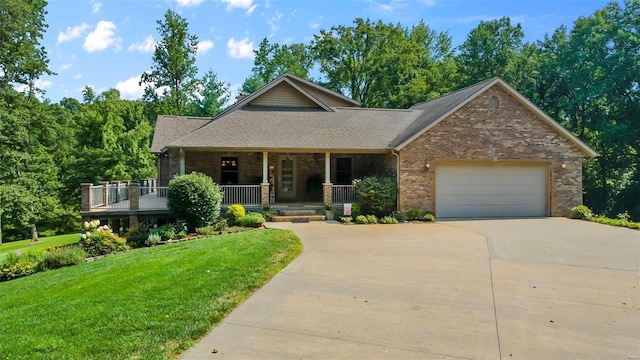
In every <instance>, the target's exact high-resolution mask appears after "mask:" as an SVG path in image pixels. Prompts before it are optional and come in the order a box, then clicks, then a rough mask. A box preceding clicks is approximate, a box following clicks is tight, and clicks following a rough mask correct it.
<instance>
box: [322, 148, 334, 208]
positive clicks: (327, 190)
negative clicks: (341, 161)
mask: <svg viewBox="0 0 640 360" xmlns="http://www.w3.org/2000/svg"><path fill="white" fill-rule="evenodd" d="M332 188H333V184H332V183H331V153H329V152H326V153H324V183H323V184H322V193H323V199H322V202H323V203H324V204H325V205H326V206H332V205H333V196H332V191H331V190H332Z"/></svg>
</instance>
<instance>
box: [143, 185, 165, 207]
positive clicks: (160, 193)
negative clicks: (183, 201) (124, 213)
mask: <svg viewBox="0 0 640 360" xmlns="http://www.w3.org/2000/svg"><path fill="white" fill-rule="evenodd" d="M138 208H139V209H166V208H167V187H166V186H142V187H140V198H139V202H138Z"/></svg>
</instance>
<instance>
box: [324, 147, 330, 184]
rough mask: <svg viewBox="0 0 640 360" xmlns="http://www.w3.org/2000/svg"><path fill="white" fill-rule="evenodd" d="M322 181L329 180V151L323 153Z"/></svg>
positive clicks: (326, 181) (328, 181)
mask: <svg viewBox="0 0 640 360" xmlns="http://www.w3.org/2000/svg"><path fill="white" fill-rule="evenodd" d="M324 182H325V183H327V184H328V183H330V182H331V153H328V152H326V153H324Z"/></svg>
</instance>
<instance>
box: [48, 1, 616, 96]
mask: <svg viewBox="0 0 640 360" xmlns="http://www.w3.org/2000/svg"><path fill="white" fill-rule="evenodd" d="M607 2H608V1H598V0H555V1H545V0H500V1H497V0H496V1H480V0H357V1H339V0H316V1H305V0H163V1H154V0H130V1H125V0H49V4H48V6H47V11H48V14H47V16H46V22H47V24H48V25H49V28H48V29H47V32H46V34H45V36H44V39H43V41H42V45H44V46H45V48H46V49H47V52H48V55H49V60H50V63H49V65H50V68H51V70H53V71H54V72H56V73H57V75H55V76H46V77H43V78H41V79H40V80H39V81H38V84H37V85H38V86H39V87H40V88H42V89H44V90H45V91H46V94H45V97H46V98H48V99H50V100H51V101H52V102H58V101H59V100H60V99H62V98H63V97H73V98H76V99H81V98H82V89H83V88H84V87H85V86H87V85H89V86H91V87H93V89H94V90H95V91H97V92H102V91H104V90H107V89H109V88H117V89H118V90H120V92H121V94H122V97H123V98H126V99H136V98H139V97H140V96H141V94H142V89H141V88H140V87H139V86H138V79H139V76H140V75H141V74H142V73H143V72H144V71H146V70H148V69H149V68H150V67H151V56H152V52H153V44H154V43H155V42H156V41H158V40H159V39H160V37H159V35H158V33H157V30H156V27H157V23H156V21H157V20H160V19H162V18H163V16H164V13H165V12H166V10H167V9H172V10H174V11H177V12H178V13H180V14H181V15H182V16H183V17H185V18H186V19H187V21H188V22H189V29H190V33H191V34H195V35H197V36H198V40H199V41H200V46H199V54H198V57H197V62H196V65H197V66H198V68H199V72H200V74H203V73H204V72H206V71H207V70H209V69H212V70H213V71H214V72H216V73H217V75H218V79H221V80H225V81H227V82H228V83H229V84H230V85H231V88H232V90H233V91H234V92H235V91H237V88H238V86H239V85H240V84H241V83H242V81H243V80H244V79H245V78H246V77H247V76H248V75H249V73H250V72H251V68H252V66H253V52H252V50H253V49H254V48H256V47H257V46H258V44H259V43H260V41H261V40H262V39H263V38H264V37H267V38H269V41H271V42H277V43H292V42H305V43H307V42H309V40H310V39H312V38H313V35H314V34H317V33H318V32H319V31H320V29H329V28H330V27H331V26H333V25H350V24H352V22H353V20H354V19H355V18H357V17H362V18H367V17H368V18H370V19H372V20H382V21H384V22H393V23H398V22H399V23H401V24H403V25H404V26H411V25H413V24H416V23H418V22H419V21H420V20H421V19H422V20H424V21H425V23H426V24H427V25H429V26H430V27H431V28H433V29H435V30H437V31H448V32H449V35H450V36H451V37H452V39H453V45H454V46H457V45H459V44H461V43H462V42H463V41H464V40H465V39H466V36H467V34H468V33H469V31H470V30H471V29H472V28H474V27H475V26H477V25H478V23H479V22H480V21H482V20H490V19H495V18H500V17H502V16H509V17H510V18H511V19H512V21H514V22H520V23H521V24H522V26H523V29H524V32H525V36H526V40H527V41H534V40H537V39H542V38H543V36H544V35H545V33H551V32H553V31H554V30H555V29H556V28H558V27H559V26H560V25H562V24H564V25H566V26H568V27H569V28H570V27H571V25H572V23H573V21H574V20H575V19H577V18H578V17H580V16H589V15H591V14H592V13H593V12H594V11H595V10H598V9H601V8H603V7H604V6H605V5H606V4H607Z"/></svg>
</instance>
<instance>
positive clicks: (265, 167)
mask: <svg viewBox="0 0 640 360" xmlns="http://www.w3.org/2000/svg"><path fill="white" fill-rule="evenodd" d="M260 204H262V205H263V206H264V205H269V152H268V151H263V152H262V184H260Z"/></svg>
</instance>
